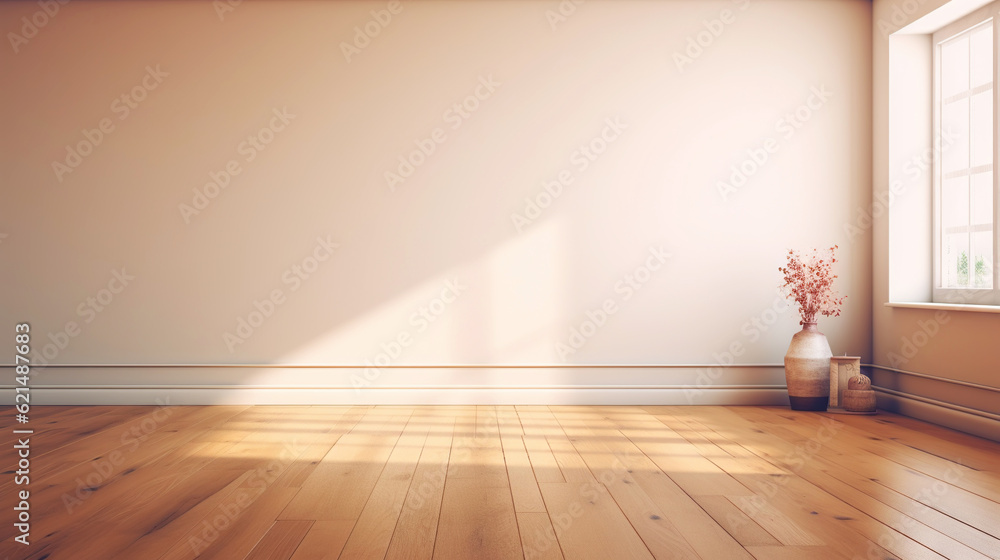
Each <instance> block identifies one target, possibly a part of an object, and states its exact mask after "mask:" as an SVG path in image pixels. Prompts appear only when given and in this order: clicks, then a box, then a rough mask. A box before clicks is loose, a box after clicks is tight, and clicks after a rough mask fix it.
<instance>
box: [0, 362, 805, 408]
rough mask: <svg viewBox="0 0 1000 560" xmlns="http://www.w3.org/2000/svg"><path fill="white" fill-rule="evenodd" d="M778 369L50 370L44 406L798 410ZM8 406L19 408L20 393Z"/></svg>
mask: <svg viewBox="0 0 1000 560" xmlns="http://www.w3.org/2000/svg"><path fill="white" fill-rule="evenodd" d="M784 380H785V379H784V371H783V369H782V367H781V366H775V365H748V366H726V367H722V366H718V365H705V366H698V365H683V366H639V367H636V366H566V367H561V366H560V367H546V366H523V367H509V366H505V367H488V366H487V367H480V366H468V367H466V366H457V367H456V366H442V367H440V368H437V367H427V366H421V367H391V368H382V369H380V370H366V369H364V368H356V367H331V366H310V367H247V366H232V367H226V366H152V367H150V366H122V367H49V368H48V369H46V370H42V371H38V372H36V373H35V374H33V375H32V388H31V395H32V397H31V403H32V404H34V405H154V404H161V403H164V402H169V403H170V404H172V405H208V404H262V405H263V404H267V405H278V404H306V405H308V404H320V405H322V404H328V405H332V404H405V405H420V404H554V405H558V404H617V405H656V404H664V405H778V406H781V405H785V406H787V405H788V394H787V392H786V390H785V383H784ZM0 400H2V402H4V403H5V404H11V403H13V401H14V391H13V388H12V387H10V386H5V387H2V388H0Z"/></svg>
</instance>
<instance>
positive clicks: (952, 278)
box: [941, 233, 969, 288]
mask: <svg viewBox="0 0 1000 560" xmlns="http://www.w3.org/2000/svg"><path fill="white" fill-rule="evenodd" d="M941 266H942V270H941V272H942V274H941V280H942V284H943V286H944V287H945V288H962V287H965V286H968V285H969V235H968V234H966V233H961V234H951V235H945V236H944V237H943V239H942V243H941Z"/></svg>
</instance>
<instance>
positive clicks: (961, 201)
mask: <svg viewBox="0 0 1000 560" xmlns="http://www.w3.org/2000/svg"><path fill="white" fill-rule="evenodd" d="M941 210H942V211H941V225H942V227H943V228H944V232H945V233H946V234H949V233H957V231H956V230H955V228H967V227H968V225H969V178H968V177H957V178H955V179H946V180H945V181H944V188H942V189H941ZM961 231H968V229H963V230H961Z"/></svg>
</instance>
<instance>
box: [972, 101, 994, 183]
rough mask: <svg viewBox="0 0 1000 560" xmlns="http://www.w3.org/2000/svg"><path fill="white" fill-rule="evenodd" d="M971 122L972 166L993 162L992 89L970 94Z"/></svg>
mask: <svg viewBox="0 0 1000 560" xmlns="http://www.w3.org/2000/svg"><path fill="white" fill-rule="evenodd" d="M971 120H972V122H971V123H969V128H970V130H969V135H970V139H969V141H970V143H971V144H972V145H971V146H970V147H969V148H970V151H971V153H972V167H975V166H977V165H986V164H989V163H992V162H993V90H992V89H990V90H987V91H984V92H982V93H977V94H976V95H974V96H972V119H971Z"/></svg>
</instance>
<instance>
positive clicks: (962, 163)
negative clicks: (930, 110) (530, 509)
mask: <svg viewBox="0 0 1000 560" xmlns="http://www.w3.org/2000/svg"><path fill="white" fill-rule="evenodd" d="M941 128H942V129H943V130H946V131H947V132H948V133H949V134H950V135H954V136H955V143H954V144H952V145H951V146H949V147H948V149H947V150H945V151H944V153H943V154H942V160H943V162H944V172H945V174H947V173H950V172H952V171H957V170H960V169H967V168H968V167H969V99H968V98H966V99H960V100H958V101H953V102H951V103H946V104H945V105H944V107H943V108H942V111H941Z"/></svg>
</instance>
